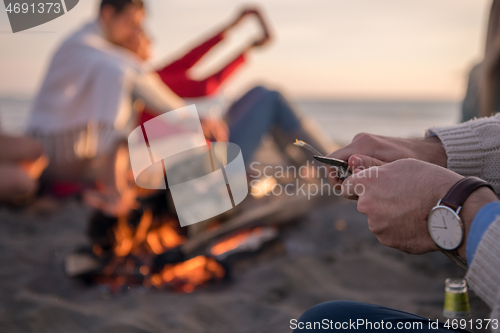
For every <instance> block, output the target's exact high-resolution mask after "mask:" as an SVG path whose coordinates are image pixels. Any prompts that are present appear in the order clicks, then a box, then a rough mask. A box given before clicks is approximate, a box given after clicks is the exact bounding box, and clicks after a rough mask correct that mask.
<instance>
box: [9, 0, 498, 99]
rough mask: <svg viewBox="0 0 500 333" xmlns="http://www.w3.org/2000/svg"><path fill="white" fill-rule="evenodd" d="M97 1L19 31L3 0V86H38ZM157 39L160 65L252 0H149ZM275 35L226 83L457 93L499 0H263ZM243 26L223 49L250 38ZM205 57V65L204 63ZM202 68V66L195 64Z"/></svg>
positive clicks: (306, 92)
mask: <svg viewBox="0 0 500 333" xmlns="http://www.w3.org/2000/svg"><path fill="white" fill-rule="evenodd" d="M98 2H99V1H98V0H80V3H79V4H78V5H77V7H75V9H73V10H72V11H70V12H68V13H67V14H65V15H64V16H62V17H60V18H58V19H56V20H54V21H53V22H49V23H47V24H44V25H42V26H39V27H36V28H33V29H31V30H28V31H27V32H23V33H17V34H12V33H11V32H10V26H9V23H8V19H7V15H6V12H5V8H4V7H3V5H0V7H1V9H0V59H1V61H0V95H9V94H22V95H32V94H34V93H36V91H37V89H38V87H39V85H40V82H41V80H42V78H43V75H44V73H45V70H46V68H47V65H48V62H49V60H50V56H51V54H52V53H53V51H54V50H55V48H56V47H57V45H58V44H59V43H60V42H61V41H62V39H63V38H64V37H65V36H66V35H68V33H70V32H71V31H73V30H75V29H76V28H77V27H79V26H80V25H82V24H83V23H84V22H86V21H88V20H91V19H93V17H94V16H95V14H96V10H97V5H98ZM146 3H147V5H148V12H149V14H150V17H149V22H148V27H149V31H150V33H151V34H152V35H153V37H154V41H155V57H154V59H153V60H152V62H153V64H155V65H160V64H162V63H164V62H165V61H167V60H168V59H172V58H174V57H175V55H176V54H179V53H180V50H183V49H186V47H189V46H190V45H193V43H196V41H199V40H201V39H203V37H204V36H209V35H210V32H213V31H214V28H216V27H217V25H218V24H220V23H223V22H224V21H227V20H228V19H230V18H231V17H233V16H234V15H235V13H236V12H237V11H238V8H239V7H240V6H241V5H243V4H248V3H249V2H248V1H239V0H210V1H207V0H146ZM252 3H253V4H259V5H260V7H261V8H262V9H263V11H264V12H265V15H266V17H267V18H268V19H269V21H270V25H271V27H272V31H273V33H274V35H275V37H276V38H275V39H274V41H273V43H272V44H271V45H269V46H268V47H266V48H265V49H261V50H256V51H255V52H252V54H250V55H249V57H248V64H247V66H246V67H245V68H244V69H243V70H242V71H240V72H239V73H238V74H237V76H236V77H235V78H234V79H233V80H232V81H231V82H229V84H228V85H227V86H228V87H229V88H232V89H235V90H236V91H240V90H242V89H244V88H245V87H248V86H251V85H253V84H255V83H257V82H264V83H266V84H269V85H272V86H275V87H280V88H281V89H283V90H285V91H286V92H287V93H288V94H290V95H292V96H293V97H311V98H314V97H321V98H381V99H382V98H390V99H392V98H396V99H406V98H409V99H429V98H431V99H459V98H461V96H462V94H463V93H464V86H465V82H466V81H465V78H466V74H467V71H468V69H469V68H470V66H471V65H472V64H473V63H474V62H477V61H478V60H480V59H481V56H482V51H483V47H484V35H485V31H486V24H487V17H488V10H489V6H490V4H491V0H261V1H253V2H252ZM247 25H248V29H241V31H240V32H238V33H236V34H235V35H234V36H233V38H232V39H229V40H228V41H227V43H226V44H227V45H222V46H221V49H219V50H215V51H214V53H213V57H212V61H210V58H209V59H208V61H207V62H206V63H205V66H201V67H200V69H199V71H198V74H199V73H200V71H201V73H203V69H206V68H208V67H210V66H208V65H210V64H212V63H214V62H217V59H219V58H217V54H223V53H224V52H226V53H227V52H230V51H228V50H231V49H234V48H235V47H236V48H237V46H235V45H237V44H238V41H236V39H238V40H239V41H240V44H241V43H242V42H241V40H246V39H248V38H250V34H251V28H253V29H254V30H255V27H253V26H252V27H251V22H248V23H247ZM202 65H203V64H202ZM195 73H197V72H195Z"/></svg>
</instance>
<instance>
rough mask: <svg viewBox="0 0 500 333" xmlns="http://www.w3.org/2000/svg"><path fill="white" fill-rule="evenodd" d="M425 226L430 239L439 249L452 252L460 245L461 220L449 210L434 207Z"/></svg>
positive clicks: (442, 207) (444, 207)
mask: <svg viewBox="0 0 500 333" xmlns="http://www.w3.org/2000/svg"><path fill="white" fill-rule="evenodd" d="M427 225H428V227H429V233H430V234H431V237H432V239H433V240H434V242H435V243H436V244H437V245H438V246H439V247H440V248H442V249H445V250H454V249H456V248H457V247H459V246H460V244H461V243H462V237H463V233H464V230H463V225H462V220H460V217H459V216H458V215H457V214H456V213H455V211H453V210H452V209H451V208H448V207H446V206H437V207H434V209H433V210H432V211H431V212H430V214H429V219H428V221H427Z"/></svg>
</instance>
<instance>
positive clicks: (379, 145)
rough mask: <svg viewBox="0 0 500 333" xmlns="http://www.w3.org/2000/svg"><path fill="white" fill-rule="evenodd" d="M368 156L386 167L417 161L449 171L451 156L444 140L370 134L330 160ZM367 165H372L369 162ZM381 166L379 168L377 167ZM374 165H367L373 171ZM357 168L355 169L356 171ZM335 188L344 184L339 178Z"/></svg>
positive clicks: (344, 148)
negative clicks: (411, 160) (444, 145)
mask: <svg viewBox="0 0 500 333" xmlns="http://www.w3.org/2000/svg"><path fill="white" fill-rule="evenodd" d="M355 154H358V155H365V156H367V157H371V158H373V159H374V160H377V161H380V162H382V163H390V162H394V161H396V160H399V159H405V158H413V159H417V160H421V161H425V162H429V163H432V164H436V165H439V166H441V167H444V168H445V167H446V165H447V156H446V151H445V150H444V148H443V145H442V143H441V140H439V138H438V137H430V138H395V137H387V136H379V135H373V134H367V133H360V134H357V135H356V136H355V137H354V139H353V140H352V142H351V143H350V144H348V145H347V146H345V147H343V148H341V149H339V150H336V151H335V152H333V153H331V154H330V155H328V156H329V157H334V158H338V159H341V160H344V161H349V164H350V165H351V164H352V161H351V159H350V158H351V156H353V155H355ZM365 160H366V161H365V162H369V161H368V159H366V158H365ZM373 165H377V164H373ZM370 166H372V165H370V163H367V165H364V167H365V168H367V167H370ZM353 169H354V168H351V170H353ZM330 180H331V182H332V184H333V185H336V184H338V183H340V181H339V180H338V179H337V178H331V179H330Z"/></svg>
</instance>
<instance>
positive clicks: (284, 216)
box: [66, 194, 321, 292]
mask: <svg viewBox="0 0 500 333" xmlns="http://www.w3.org/2000/svg"><path fill="white" fill-rule="evenodd" d="M165 198H166V195H165V194H163V195H157V194H154V195H150V196H148V197H147V198H143V199H139V201H140V202H141V207H140V208H138V209H135V210H132V211H131V212H130V213H129V214H128V216H122V217H119V218H112V217H108V216H105V215H104V214H102V213H98V214H95V215H94V216H93V218H92V221H91V223H90V227H89V230H88V235H89V238H90V239H91V241H92V244H93V246H92V251H87V252H86V253H81V252H80V253H74V254H71V255H69V256H68V257H67V258H66V273H67V275H68V276H70V277H85V278H90V280H91V281H92V282H94V283H98V284H103V285H107V286H109V288H110V290H112V291H117V290H120V289H121V288H122V287H125V286H130V285H143V286H146V287H150V286H152V287H155V288H167V289H171V290H174V291H181V292H192V291H193V290H195V289H196V288H197V287H200V286H204V285H206V284H209V283H212V282H214V281H220V280H222V279H223V278H224V277H227V276H228V273H229V271H228V267H227V266H226V264H227V263H230V262H231V260H229V261H228V260H227V259H228V258H233V259H234V258H235V257H238V256H240V255H239V254H240V253H251V252H256V251H258V249H260V248H262V247H263V246H265V245H266V244H268V243H272V241H273V240H275V239H277V236H278V233H277V229H276V228H275V227H279V226H281V225H283V224H285V223H288V222H290V221H293V220H295V219H297V218H300V217H301V216H303V215H304V214H306V213H307V212H308V211H310V210H311V209H312V208H313V207H315V206H316V205H318V203H321V200H314V201H309V200H308V199H307V197H305V196H293V197H284V198H278V199H277V200H274V201H267V202H266V201H264V202H262V201H256V202H250V205H251V204H252V203H253V204H254V207H249V205H248V204H247V207H245V209H244V210H242V213H241V214H239V215H237V216H235V217H233V218H230V219H229V220H228V221H226V222H225V223H223V224H220V225H218V227H217V228H216V229H207V230H206V231H205V232H203V233H199V234H196V235H194V237H192V238H187V236H186V229H187V228H180V227H179V225H178V221H177V220H176V219H175V218H173V215H170V214H169V213H168V211H167V210H165V209H163V208H161V207H160V206H161V205H160V204H159V203H163V204H164V203H165ZM240 257H241V256H240ZM224 262H225V263H226V264H225V263H224Z"/></svg>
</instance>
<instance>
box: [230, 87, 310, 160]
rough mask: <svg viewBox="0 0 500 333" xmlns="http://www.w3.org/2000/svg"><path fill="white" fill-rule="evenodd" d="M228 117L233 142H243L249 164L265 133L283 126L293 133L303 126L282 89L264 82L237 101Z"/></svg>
mask: <svg viewBox="0 0 500 333" xmlns="http://www.w3.org/2000/svg"><path fill="white" fill-rule="evenodd" d="M226 121H227V123H228V126H229V133H230V134H229V142H232V143H235V144H237V145H238V146H240V148H241V151H242V153H243V160H244V161H245V163H246V164H249V163H250V162H251V160H252V156H253V154H254V153H255V151H256V150H257V148H258V147H259V145H260V142H261V140H262V136H263V135H264V134H266V133H270V132H271V131H272V130H273V129H279V130H280V131H281V132H283V133H289V134H291V135H292V133H295V132H297V131H299V130H300V129H301V121H300V118H299V116H298V114H297V113H296V112H295V111H294V110H293V108H292V107H291V106H290V104H289V103H288V102H287V101H286V100H285V98H284V97H283V96H282V95H281V94H280V93H279V92H277V91H273V90H269V89H267V88H265V87H262V86H258V87H255V88H253V89H251V90H250V91H249V92H247V93H246V94H245V95H244V96H243V97H241V98H240V99H239V100H237V101H236V102H235V103H233V104H232V105H231V107H230V108H229V110H228V112H227V115H226ZM290 140H292V139H290ZM291 143H293V141H291Z"/></svg>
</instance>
